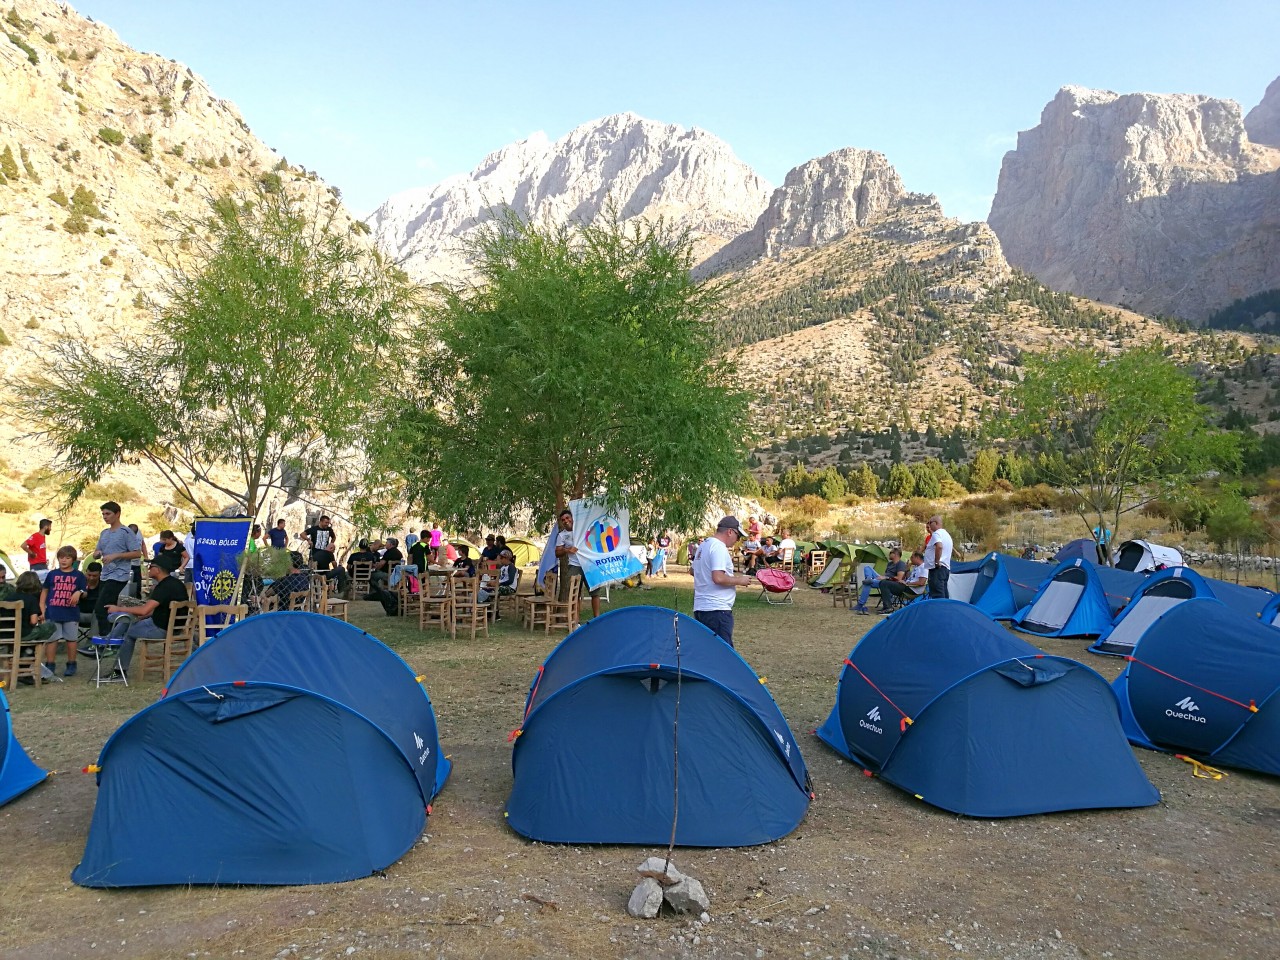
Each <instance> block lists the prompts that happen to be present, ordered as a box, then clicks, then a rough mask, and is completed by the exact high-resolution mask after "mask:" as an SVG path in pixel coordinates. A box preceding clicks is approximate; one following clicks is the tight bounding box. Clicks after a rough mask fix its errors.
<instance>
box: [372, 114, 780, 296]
mask: <svg viewBox="0 0 1280 960" xmlns="http://www.w3.org/2000/svg"><path fill="white" fill-rule="evenodd" d="M768 196H769V184H768V183H766V182H765V181H764V180H762V179H761V178H760V177H759V176H757V175H756V174H755V173H754V172H753V171H752V170H751V168H750V167H748V166H747V165H746V164H744V163H743V162H742V161H740V160H739V159H738V158H737V157H736V156H734V153H733V151H732V150H731V149H730V147H729V145H728V144H726V143H725V142H724V141H723V140H720V139H719V138H718V137H714V136H712V135H711V134H709V133H707V132H705V131H703V130H698V129H696V128H695V129H692V130H685V129H684V128H683V127H679V126H676V125H674V124H662V123H656V122H654V121H652V120H646V119H644V118H642V117H638V116H636V115H634V114H630V113H622V114H617V115H614V116H609V117H604V118H603V119H600V120H596V121H593V122H591V123H586V124H583V125H582V126H580V127H577V128H575V129H574V130H572V131H570V132H569V133H568V134H566V135H565V136H563V137H561V138H560V139H559V140H556V141H555V142H552V141H550V140H549V139H548V138H547V137H546V135H545V134H541V133H539V134H535V135H534V136H532V137H530V138H529V139H527V140H521V141H519V142H518V143H513V144H510V145H508V146H506V147H503V148H502V149H501V150H498V151H496V152H495V153H492V154H490V155H489V156H488V157H486V158H485V159H484V160H483V161H482V162H481V163H480V165H479V166H478V167H476V168H475V169H474V170H473V171H471V173H469V174H466V175H460V176H456V177H451V178H449V179H447V180H444V181H442V182H440V183H438V184H435V185H434V186H430V187H425V188H421V189H416V190H409V191H406V192H404V193H400V194H397V195H396V196H394V197H391V198H390V199H388V200H387V201H386V202H384V203H383V204H382V205H381V206H379V207H378V209H377V210H375V211H374V212H373V213H372V214H371V215H370V216H369V218H368V221H367V222H368V224H369V225H370V226H371V227H372V228H373V234H374V237H375V238H376V239H377V240H378V242H379V243H380V244H381V245H382V247H383V249H385V250H387V251H388V252H390V253H391V254H392V255H393V256H395V257H397V258H398V259H401V260H402V261H403V262H404V264H405V267H406V268H407V269H408V270H409V271H410V272H411V273H412V274H414V275H415V276H417V277H419V278H421V279H424V280H427V281H436V280H456V279H460V278H462V277H464V276H466V274H467V266H466V257H465V252H464V249H463V248H464V245H465V241H466V238H467V236H468V235H469V234H470V233H471V232H472V231H473V230H475V228H476V227H477V226H478V225H479V224H481V223H483V222H484V221H485V220H486V219H488V218H489V217H491V216H492V215H493V213H494V212H495V211H497V210H499V209H501V208H502V207H505V206H509V207H511V208H512V209H514V210H515V211H516V212H517V213H519V214H521V215H522V216H525V217H530V218H533V219H536V220H549V221H551V222H554V223H567V222H570V221H575V220H576V221H587V222H589V221H592V220H594V219H596V218H597V217H599V216H600V215H601V214H602V213H603V212H605V211H606V209H607V208H608V207H609V206H610V205H612V206H613V207H614V208H616V210H617V212H618V214H619V215H620V216H621V217H622V218H623V219H630V218H632V217H647V218H650V219H652V218H656V217H659V216H662V217H665V218H666V219H667V220H668V221H669V222H672V223H674V224H676V225H678V226H681V227H687V228H689V229H690V230H692V231H693V233H694V234H695V237H696V239H697V241H698V245H699V246H698V249H699V252H700V254H701V255H706V254H707V253H710V252H711V251H713V250H715V249H718V248H719V247H720V246H721V245H723V244H724V243H725V242H726V241H728V240H729V239H730V238H732V237H734V236H736V235H737V234H739V233H741V232H742V231H744V230H746V229H747V228H748V227H750V226H751V224H752V223H754V222H755V219H756V217H757V216H758V215H759V213H760V211H761V210H762V209H764V206H765V203H766V202H767V200H768Z"/></svg>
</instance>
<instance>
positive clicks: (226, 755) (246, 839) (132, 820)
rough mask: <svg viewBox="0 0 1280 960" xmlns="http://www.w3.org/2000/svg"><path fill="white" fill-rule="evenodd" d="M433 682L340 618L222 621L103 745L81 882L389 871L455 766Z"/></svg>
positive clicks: (288, 880)
mask: <svg viewBox="0 0 1280 960" xmlns="http://www.w3.org/2000/svg"><path fill="white" fill-rule="evenodd" d="M420 681H421V678H420V677H416V676H415V675H414V672H413V670H412V669H411V668H410V667H409V665H408V664H406V663H405V662H404V661H403V660H402V659H400V657H399V656H398V655H397V654H396V653H395V652H394V651H392V650H391V649H390V648H389V647H387V646H385V645H383V644H382V643H380V642H379V641H378V640H376V639H374V638H373V637H371V636H369V635H368V634H367V633H365V632H364V631H362V630H360V629H359V628H357V627H354V626H352V625H350V624H347V623H344V622H342V621H340V620H335V619H333V618H332V617H324V616H319V615H317V614H311V613H270V614H265V615H261V616H256V617H250V618H248V619H246V620H242V621H240V622H239V623H236V624H235V625H233V626H231V627H228V628H226V629H224V630H223V631H221V632H220V633H219V634H218V636H217V638H216V639H214V640H212V641H211V642H209V643H206V644H204V645H203V646H202V647H200V648H199V649H198V650H197V651H196V652H195V653H194V654H193V655H192V656H191V657H189V658H188V659H187V661H186V662H185V663H184V664H183V665H182V668H181V669H180V670H178V672H177V673H175V674H174V675H173V677H172V679H171V680H170V682H169V687H168V689H167V690H166V692H165V694H164V696H163V698H162V699H161V700H160V701H158V702H157V703H154V704H152V705H151V706H150V707H147V708H146V709H145V710H142V711H141V712H139V713H138V714H136V715H134V716H133V717H132V718H131V719H129V720H128V721H126V722H125V724H124V725H123V726H122V727H121V728H120V729H119V730H117V731H116V733H115V734H114V735H113V736H112V737H111V739H109V740H108V741H107V743H106V745H105V746H104V747H103V748H102V754H101V757H100V759H99V761H98V764H97V765H98V767H99V768H100V769H99V771H98V802H97V805H96V806H95V807H94V811H93V822H92V824H91V825H90V828H89V841H88V844H87V845H86V847H85V852H84V858H83V860H82V861H81V862H80V865H79V866H78V867H76V869H75V871H74V872H73V873H72V875H71V878H72V879H73V880H74V881H75V882H76V883H78V884H81V885H82V886H88V887H126V886H148V885H154V884H189V883H201V884H203V883H236V884H239V883H251V884H295V883H329V882H333V881H338V880H350V879H353V878H356V877H363V876H367V875H369V874H371V873H373V872H374V871H376V870H381V869H384V868H385V867H387V866H389V865H390V864H392V863H394V862H395V861H396V860H398V859H399V858H400V857H401V856H403V855H404V854H405V852H406V851H408V850H409V849H410V848H411V847H412V846H413V844H414V843H415V842H417V839H418V837H419V836H420V835H421V833H422V830H423V828H424V827H425V825H426V818H427V814H428V813H429V812H430V805H431V801H432V798H433V797H434V796H435V794H436V793H437V792H438V791H439V790H440V788H441V787H442V786H443V785H444V781H445V778H446V777H447V776H448V775H449V767H450V764H449V761H448V760H446V759H445V758H444V757H443V756H441V753H440V747H439V743H438V740H437V737H436V721H435V714H434V712H433V711H432V708H431V701H430V699H429V698H428V696H427V692H426V690H425V688H424V687H423V686H422V684H421V682H420Z"/></svg>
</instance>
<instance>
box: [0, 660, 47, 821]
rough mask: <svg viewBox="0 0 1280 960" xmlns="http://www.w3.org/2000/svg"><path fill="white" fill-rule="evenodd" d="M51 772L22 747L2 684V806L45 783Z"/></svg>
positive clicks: (0, 740)
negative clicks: (44, 769) (29, 755)
mask: <svg viewBox="0 0 1280 960" xmlns="http://www.w3.org/2000/svg"><path fill="white" fill-rule="evenodd" d="M48 777H49V774H47V773H46V772H45V771H43V770H41V769H40V768H39V767H37V766H36V765H35V764H34V763H33V762H32V760H31V758H30V757H28V756H27V751H25V750H23V749H22V744H20V743H19V742H18V738H17V736H16V735H15V734H14V732H13V722H12V717H11V716H10V715H9V700H8V698H7V697H5V695H4V684H0V807H3V806H4V805H5V804H6V803H8V802H9V801H10V800H12V799H13V798H14V797H17V796H20V795H21V794H24V793H26V792H27V791H28V790H30V789H31V788H32V787H34V786H37V785H38V784H41V783H44V781H45V780H46V779H48Z"/></svg>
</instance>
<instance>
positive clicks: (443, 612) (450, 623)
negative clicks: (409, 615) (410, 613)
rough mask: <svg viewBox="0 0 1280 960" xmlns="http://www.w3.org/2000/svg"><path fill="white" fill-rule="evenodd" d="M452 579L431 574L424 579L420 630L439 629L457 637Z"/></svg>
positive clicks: (420, 606) (421, 596)
mask: <svg viewBox="0 0 1280 960" xmlns="http://www.w3.org/2000/svg"><path fill="white" fill-rule="evenodd" d="M450 579H451V578H450V577H447V576H442V575H439V574H430V575H428V576H426V577H423V578H422V590H421V592H420V594H419V596H418V629H419V630H425V629H427V627H439V628H440V629H441V630H442V631H444V632H445V633H448V634H449V635H450V636H457V627H456V625H455V623H454V620H453V587H452V585H451V583H450Z"/></svg>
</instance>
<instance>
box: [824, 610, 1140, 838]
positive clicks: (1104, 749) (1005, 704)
mask: <svg viewBox="0 0 1280 960" xmlns="http://www.w3.org/2000/svg"><path fill="white" fill-rule="evenodd" d="M818 736H819V737H820V738H822V739H823V740H824V741H826V742H827V743H828V744H829V745H830V746H831V747H832V748H834V749H835V750H836V751H837V752H838V753H841V754H843V755H844V756H846V757H848V758H849V759H850V760H853V761H854V762H855V763H859V764H862V766H863V767H864V768H865V769H866V770H867V771H869V772H871V773H874V774H878V775H879V776H881V777H883V778H884V779H885V780H887V781H888V782H890V783H892V784H893V785H894V786H896V787H900V788H901V789H903V790H906V791H907V792H908V793H911V794H913V795H915V796H916V797H918V798H919V799H921V800H924V801H925V802H926V803H931V804H933V805H934V806H936V807H941V808H942V809H944V810H950V811H952V812H954V813H961V814H966V815H968V816H975V817H1015V816H1023V815H1026V814H1034V813H1049V812H1052V811H1056V810H1080V809H1094V808H1100V807H1143V806H1150V805H1151V804H1154V803H1157V802H1158V801H1159V799H1160V795H1159V793H1158V792H1157V791H1156V790H1155V788H1154V787H1152V786H1151V784H1150V783H1149V782H1148V781H1147V778H1146V776H1145V775H1144V774H1143V772H1142V768H1141V767H1139V766H1138V762H1137V760H1136V759H1135V758H1134V756H1133V751H1132V750H1131V749H1130V748H1129V746H1128V744H1127V743H1125V735H1124V730H1123V729H1122V727H1121V724H1120V712H1119V710H1118V708H1117V704H1116V699H1115V697H1114V696H1113V695H1112V693H1111V691H1110V689H1109V688H1108V687H1107V682H1106V681H1105V680H1103V679H1102V677H1100V676H1098V674H1097V673H1095V672H1094V671H1092V670H1090V669H1089V668H1088V667H1086V666H1084V665H1083V664H1081V663H1078V662H1076V661H1075V660H1069V659H1067V658H1065V657H1051V656H1046V655H1045V654H1043V653H1041V652H1040V651H1039V650H1037V649H1036V648H1035V647H1033V646H1031V644H1029V643H1027V642H1026V641H1024V640H1022V639H1021V638H1019V637H1017V636H1015V635H1014V634H1012V633H1010V632H1009V631H1008V630H1005V629H1003V628H1002V627H1000V626H998V625H997V624H995V623H993V622H992V621H991V619H990V618H989V617H987V616H986V615H985V614H983V613H981V612H980V611H978V610H975V609H973V608H972V607H970V606H968V605H967V604H964V603H961V602H959V601H956V600H931V601H929V602H928V603H915V604H911V605H910V606H908V607H906V608H905V609H903V610H901V611H900V612H898V613H896V614H894V615H893V616H891V617H889V618H888V619H886V620H883V621H881V622H880V623H879V624H878V625H877V626H876V627H874V628H872V629H871V631H870V632H868V633H867V635H866V636H864V637H863V638H862V640H861V642H860V643H859V644H858V645H857V646H856V647H855V648H854V649H853V652H852V653H851V654H849V659H848V660H846V661H845V666H844V669H843V671H842V672H841V674H840V681H839V684H838V686H837V689H836V704H835V708H834V709H833V710H832V711H831V715H830V716H829V717H828V718H827V720H826V722H825V723H823V725H822V727H821V728H820V729H819V730H818Z"/></svg>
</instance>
